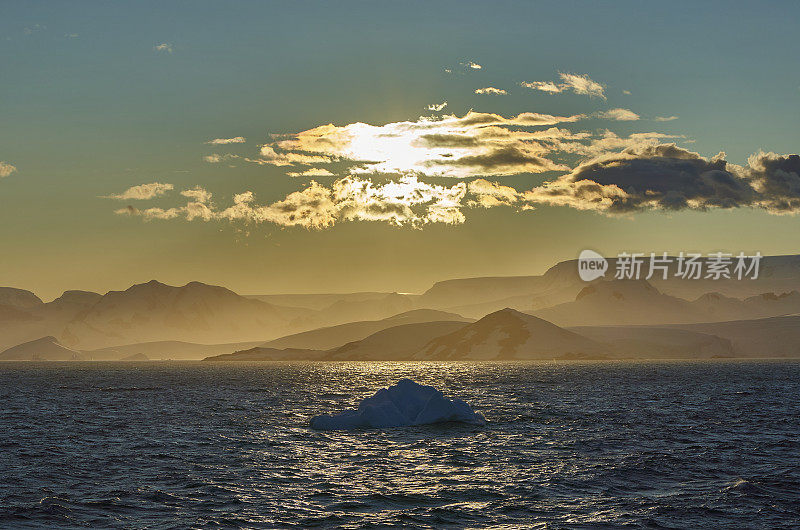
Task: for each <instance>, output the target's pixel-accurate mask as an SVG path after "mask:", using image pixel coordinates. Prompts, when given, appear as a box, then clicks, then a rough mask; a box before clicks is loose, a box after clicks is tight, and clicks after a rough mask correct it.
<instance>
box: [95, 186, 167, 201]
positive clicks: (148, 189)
mask: <svg viewBox="0 0 800 530" xmlns="http://www.w3.org/2000/svg"><path fill="white" fill-rule="evenodd" d="M173 187H174V186H173V185H172V184H166V183H161V182H151V183H150V184H140V185H138V186H133V187H131V188H128V189H127V190H125V191H123V192H122V193H119V194H116V195H105V196H104V197H103V198H104V199H119V200H137V201H139V200H147V199H153V198H155V197H158V196H160V195H164V194H165V193H167V192H168V191H171V190H172V189H173Z"/></svg>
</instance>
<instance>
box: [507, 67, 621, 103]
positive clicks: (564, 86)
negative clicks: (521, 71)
mask: <svg viewBox="0 0 800 530" xmlns="http://www.w3.org/2000/svg"><path fill="white" fill-rule="evenodd" d="M558 75H559V77H560V78H561V82H560V83H556V82H554V81H524V82H522V83H520V86H523V87H526V88H530V89H531V90H539V91H541V92H547V93H548V94H560V93H562V92H574V93H575V94H580V95H584V96H589V97H591V98H595V97H596V98H602V99H606V95H605V92H604V90H605V87H604V86H603V85H601V84H600V83H598V82H597V81H593V80H592V79H591V78H590V77H589V76H588V75H585V74H584V75H578V74H569V73H563V72H560V73H559V74H558Z"/></svg>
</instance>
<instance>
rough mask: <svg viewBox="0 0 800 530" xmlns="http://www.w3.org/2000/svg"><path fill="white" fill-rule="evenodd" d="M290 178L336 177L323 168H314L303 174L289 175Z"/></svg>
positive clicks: (294, 173)
mask: <svg viewBox="0 0 800 530" xmlns="http://www.w3.org/2000/svg"><path fill="white" fill-rule="evenodd" d="M287 175H289V176H290V177H334V176H336V175H334V174H333V173H331V172H330V171H328V170H327V169H325V168H322V167H312V168H310V169H306V170H305V171H302V172H293V173H287Z"/></svg>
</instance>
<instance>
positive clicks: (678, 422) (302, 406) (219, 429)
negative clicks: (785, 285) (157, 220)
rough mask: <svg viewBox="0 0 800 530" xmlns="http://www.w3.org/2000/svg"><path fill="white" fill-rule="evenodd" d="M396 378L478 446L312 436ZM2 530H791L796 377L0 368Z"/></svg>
mask: <svg viewBox="0 0 800 530" xmlns="http://www.w3.org/2000/svg"><path fill="white" fill-rule="evenodd" d="M402 377H410V378H412V379H414V380H416V381H418V382H420V383H426V384H430V385H434V386H436V387H437V388H439V389H441V390H443V391H444V392H445V394H447V395H449V396H457V397H460V398H462V399H464V400H466V401H467V402H468V403H470V404H471V405H473V407H475V409H476V410H479V411H480V412H482V413H483V414H484V415H485V416H486V417H487V419H488V421H489V423H488V425H487V426H486V427H474V426H464V425H455V424H447V425H435V426H426V427H416V428H404V429H389V430H385V431H360V432H319V431H314V430H311V429H309V427H308V421H309V418H310V417H311V416H313V415H315V414H319V413H321V412H333V411H339V410H342V409H344V408H346V407H353V406H355V405H356V404H357V402H358V400H359V399H361V398H364V397H366V396H368V395H371V394H372V393H373V392H374V391H375V390H377V389H378V388H380V387H383V386H388V385H390V384H392V383H394V382H396V381H397V380H398V379H400V378H402ZM0 404H1V405H0V406H1V407H2V408H1V410H0V527H2V528H17V527H26V526H30V527H48V528H61V527H94V528H97V527H103V528H186V527H234V528H237V527H242V528H276V527H278V528H280V527H293V526H296V527H303V528H305V527H314V526H322V527H344V528H367V527H374V526H380V525H390V526H398V525H402V526H407V527H427V528H433V527H435V528H441V527H447V526H453V527H464V526H470V527H488V526H491V527H509V528H518V527H533V528H537V527H538V528H618V527H620V526H628V527H634V528H635V527H644V528H714V529H718V528H796V527H798V526H800V363H798V362H784V361H774V362H753V361H751V362H727V361H726V362H722V361H719V362H702V363H701V362H697V363H695V362H665V363H660V362H632V363H622V362H620V363H616V362H574V363H569V362H562V363H331V364H324V363H298V364H281V363H246V364H240V363H230V364H209V363H200V362H198V363H168V362H162V363H141V364H139V363H128V364H124V363H2V364H0Z"/></svg>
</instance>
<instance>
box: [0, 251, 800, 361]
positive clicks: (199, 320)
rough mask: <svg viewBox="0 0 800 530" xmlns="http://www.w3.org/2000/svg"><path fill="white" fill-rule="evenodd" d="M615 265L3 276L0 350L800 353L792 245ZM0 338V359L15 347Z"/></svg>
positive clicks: (198, 354) (336, 354)
mask: <svg viewBox="0 0 800 530" xmlns="http://www.w3.org/2000/svg"><path fill="white" fill-rule="evenodd" d="M614 266H615V260H614V259H611V260H609V272H608V273H607V274H606V278H600V279H597V280H595V281H593V282H589V283H586V282H583V281H581V279H580V278H579V276H578V274H577V262H576V261H575V260H572V261H565V262H561V263H558V264H556V265H554V266H553V267H551V268H550V269H548V270H547V271H546V272H545V273H544V274H542V275H536V276H516V277H485V278H465V279H453V280H445V281H441V282H438V283H436V284H434V285H433V286H432V287H431V288H430V289H428V290H427V291H425V292H423V293H421V294H401V293H392V292H362V293H342V294H330V293H328V294H319V295H316V294H276V295H248V296H242V295H239V294H237V293H235V292H233V291H231V290H229V289H226V288H224V287H219V286H213V285H207V284H203V283H200V282H190V283H188V284H186V285H183V286H170V285H165V284H163V283H160V282H157V281H150V282H147V283H143V284H137V285H133V286H131V287H129V288H128V289H125V290H122V291H110V292H108V293H105V294H101V293H93V292H88V291H75V290H72V291H66V292H64V293H63V294H62V295H61V296H59V297H58V298H56V299H55V300H52V301H50V302H44V301H43V300H41V299H40V298H39V297H37V296H36V295H35V294H34V293H32V292H30V291H26V290H23V289H17V288H12V287H0V351H2V350H8V349H9V348H12V349H13V347H15V346H17V345H23V344H27V346H26V347H25V349H27V350H30V348H42V352H43V353H42V354H40V355H39V357H38V358H44V357H47V356H50V355H54V356H56V357H59V358H65V357H69V358H70V359H78V358H81V359H87V360H102V359H122V358H129V357H131V356H136V357H137V358H139V359H141V358H143V357H146V358H150V359H201V358H205V357H215V356H219V355H228V354H233V353H235V352H237V351H249V350H252V349H253V348H261V351H262V353H263V355H264V356H268V357H269V356H271V358H288V359H292V358H296V357H297V355H298V354H299V352H301V351H302V352H305V353H303V355H307V356H311V357H314V358H325V359H330V360H352V359H364V360H380V359H382V360H392V359H400V358H419V359H434V358H435V359H520V358H526V359H527V358H556V357H565V356H566V357H574V358H589V357H592V358H596V357H631V356H648V355H650V356H659V357H660V356H668V357H682V356H683V357H697V356H739V355H747V356H753V355H761V356H771V355H781V356H785V355H798V354H800V348H798V347H797V344H798V342H799V341H800V338H798V337H795V335H794V334H793V333H792V323H794V322H795V321H794V320H793V318H795V317H793V316H792V315H795V314H800V292H798V289H800V256H769V257H765V258H763V259H762V262H761V270H760V275H759V278H758V279H756V280H751V279H745V280H735V279H721V280H718V281H714V280H710V279H709V280H687V279H682V278H678V277H675V276H674V274H673V271H672V270H670V276H669V277H668V278H667V279H663V278H662V277H661V276H660V275H655V276H653V277H652V278H651V279H650V280H649V281H645V280H614V279H613V278H612V276H613V274H612V273H613V269H614ZM489 317H491V318H489ZM797 318H800V317H797ZM487 319H488V320H487ZM737 322H738V323H739V324H738V325H737V324H735V323H737ZM775 337H782V339H781V340H778V339H776V338H775ZM40 340H41V342H37V341H40ZM53 345H58V346H60V347H61V348H64V349H65V350H66V351H63V350H58V352H56V350H54V349H53ZM682 350H684V351H683V353H682ZM9 351H10V352H11V353H9V354H8V355H5V353H3V354H2V355H0V358H7V359H10V358H11V357H13V356H14V355H18V356H19V355H20V353H19V351H20V350H9ZM14 351H16V352H17V353H14ZM257 351H258V350H255V351H254V352H251V353H250V355H251V356H257V353H256V352H257ZM268 351H269V352H272V353H270V355H267V354H266V352H268ZM287 352H294V353H287ZM310 352H313V353H310ZM320 352H321V353H320ZM6 353H7V352H6ZM36 355H37V354H33V353H32V354H31V355H28V356H27V357H26V356H25V355H22V357H26V358H29V357H35V356H36Z"/></svg>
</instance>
